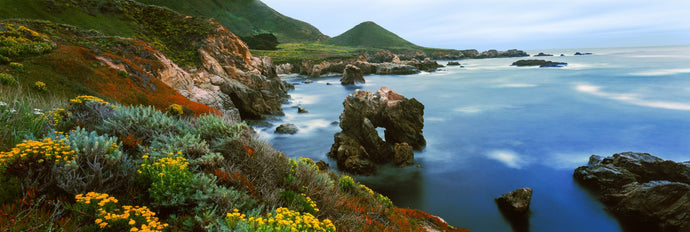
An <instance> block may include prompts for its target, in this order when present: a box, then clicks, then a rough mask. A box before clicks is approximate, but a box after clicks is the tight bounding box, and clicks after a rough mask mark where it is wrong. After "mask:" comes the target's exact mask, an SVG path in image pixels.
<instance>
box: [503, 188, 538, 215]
mask: <svg viewBox="0 0 690 232" xmlns="http://www.w3.org/2000/svg"><path fill="white" fill-rule="evenodd" d="M530 201H532V189H531V188H519V189H516V190H515V191H512V192H509V193H506V194H503V195H501V197H499V198H496V204H498V206H499V207H500V208H502V209H503V210H507V211H511V212H515V213H526V212H527V211H529V205H530Z"/></svg>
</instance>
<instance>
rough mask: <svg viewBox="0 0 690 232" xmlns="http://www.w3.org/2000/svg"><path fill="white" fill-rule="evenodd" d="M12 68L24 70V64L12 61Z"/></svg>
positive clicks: (19, 70) (18, 70)
mask: <svg viewBox="0 0 690 232" xmlns="http://www.w3.org/2000/svg"><path fill="white" fill-rule="evenodd" d="M10 68H12V69H14V70H15V71H17V72H24V65H23V64H21V63H17V62H12V63H10Z"/></svg>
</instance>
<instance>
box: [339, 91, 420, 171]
mask: <svg viewBox="0 0 690 232" xmlns="http://www.w3.org/2000/svg"><path fill="white" fill-rule="evenodd" d="M343 106H344V109H343V113H342V114H341V115H340V128H341V129H342V131H341V132H338V133H336V134H335V135H334V143H333V145H332V146H331V150H330V152H329V153H328V155H329V157H331V158H333V159H335V160H336V162H337V163H338V168H339V169H341V170H343V171H347V172H350V173H355V174H373V173H374V172H376V164H381V163H388V162H391V161H394V162H395V163H396V164H397V165H410V164H412V163H413V160H414V155H413V154H412V150H413V149H416V150H420V149H422V148H423V147H424V146H425V145H426V140H425V139H424V135H423V134H422V129H423V128H424V105H422V103H420V102H419V101H417V100H416V99H414V98H412V99H407V98H405V97H404V96H402V95H400V94H398V93H396V92H395V91H393V90H391V89H389V88H387V87H381V89H379V90H377V91H376V92H373V93H372V92H371V91H365V90H355V92H354V93H352V94H350V95H348V96H347V98H345V101H344V102H343ZM377 127H383V128H385V132H384V134H385V136H384V137H385V140H383V139H382V138H381V137H379V135H378V132H377V131H376V128H377Z"/></svg>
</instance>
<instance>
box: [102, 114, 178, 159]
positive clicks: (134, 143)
mask: <svg viewBox="0 0 690 232" xmlns="http://www.w3.org/2000/svg"><path fill="white" fill-rule="evenodd" d="M183 127H184V124H183V123H182V122H181V121H179V120H177V119H175V118H172V117H170V116H168V115H166V114H164V113H162V112H160V111H158V110H156V109H155V108H153V107H152V106H134V107H120V108H118V109H117V110H115V111H113V114H112V116H110V117H108V118H106V119H104V120H103V122H102V123H101V124H100V125H99V126H98V127H97V131H99V132H101V133H106V134H110V135H113V136H117V137H118V138H120V140H122V141H123V144H124V147H123V148H124V149H125V150H126V151H137V150H138V149H139V148H138V145H148V144H150V143H151V142H152V141H153V140H154V139H155V138H157V137H160V136H170V135H175V134H177V133H179V132H180V130H181V129H182V128H183Z"/></svg>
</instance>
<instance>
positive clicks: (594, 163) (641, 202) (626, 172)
mask: <svg viewBox="0 0 690 232" xmlns="http://www.w3.org/2000/svg"><path fill="white" fill-rule="evenodd" d="M573 176H574V177H575V179H576V180H577V181H578V182H580V183H581V184H583V185H585V186H587V187H589V188H591V189H593V190H595V191H597V192H598V193H599V196H600V199H601V201H602V202H603V203H604V204H605V205H606V206H607V208H608V209H609V211H611V212H612V213H613V214H614V215H616V216H617V217H618V218H619V220H621V225H622V226H623V229H624V230H631V231H633V230H634V231H690V163H687V162H686V163H676V162H673V161H667V160H663V159H660V158H657V157H655V156H652V155H650V154H647V153H633V152H625V153H620V154H614V155H613V156H611V157H607V158H603V159H602V158H601V157H599V156H592V157H591V158H590V162H589V164H588V166H582V167H579V168H577V169H575V173H574V174H573Z"/></svg>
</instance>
